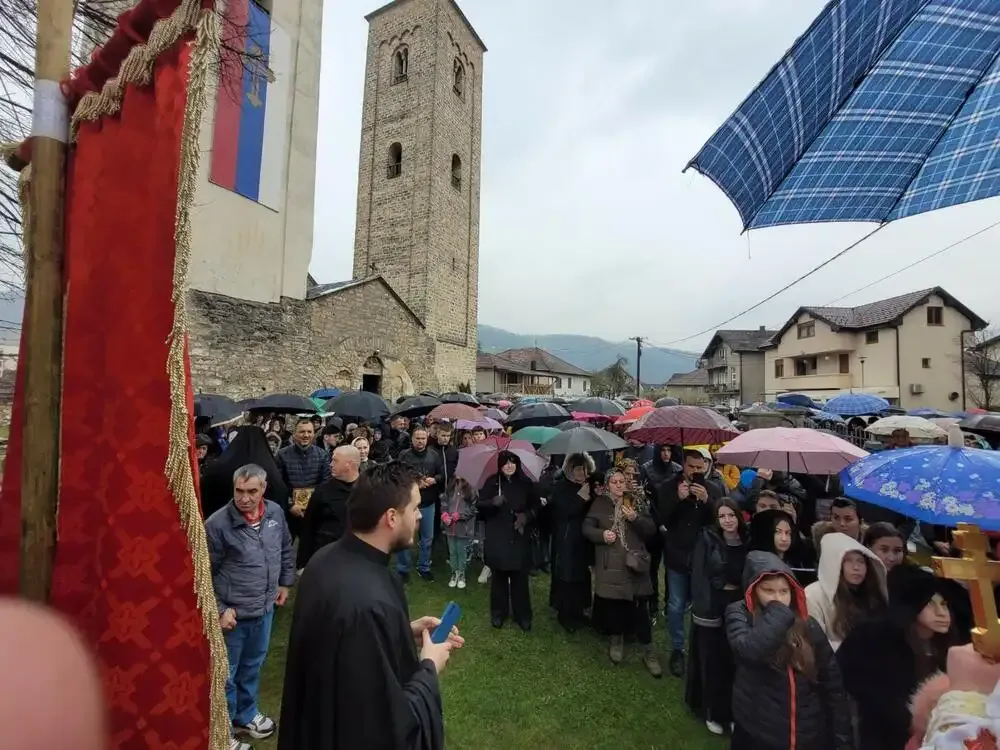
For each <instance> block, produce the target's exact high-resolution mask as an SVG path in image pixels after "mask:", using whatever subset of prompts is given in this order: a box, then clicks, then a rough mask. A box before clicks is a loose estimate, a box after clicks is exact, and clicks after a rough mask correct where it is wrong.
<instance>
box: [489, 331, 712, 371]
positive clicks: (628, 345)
mask: <svg viewBox="0 0 1000 750" xmlns="http://www.w3.org/2000/svg"><path fill="white" fill-rule="evenodd" d="M529 346H537V347H539V348H541V349H544V350H545V351H547V352H551V353H552V354H555V355H556V356H557V357H560V358H561V359H564V360H566V361H567V362H569V363H570V364H572V365H576V366H577V367H581V368H583V369H584V370H587V371H589V372H595V371H597V370H601V369H603V368H605V367H607V366H608V365H610V364H613V363H614V361H615V360H616V359H618V357H619V356H621V357H625V358H626V359H627V360H628V369H629V372H631V373H632V374H633V375H634V374H635V342H634V341H606V340H604V339H599V338H596V337H594V336H577V335H573V334H561V333H546V334H537V335H535V334H524V333H511V332H510V331H505V330H503V329H502V328H494V327H493V326H488V325H484V324H483V323H480V324H479V348H480V349H481V350H482V351H483V352H485V353H487V354H496V353H497V352H502V351H504V350H505V349H522V348H524V347H529ZM698 356H699V355H698V354H696V353H694V352H685V351H680V350H677V349H656V348H653V347H651V346H645V347H643V350H642V382H643V383H648V384H653V385H660V384H661V383H666V382H667V381H668V380H670V376H671V375H673V374H674V373H676V372H690V371H691V370H693V369H695V368H696V367H697V360H698Z"/></svg>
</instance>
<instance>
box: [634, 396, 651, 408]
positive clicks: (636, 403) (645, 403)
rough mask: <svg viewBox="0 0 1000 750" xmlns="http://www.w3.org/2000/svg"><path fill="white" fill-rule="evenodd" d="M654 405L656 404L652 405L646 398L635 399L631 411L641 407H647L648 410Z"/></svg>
mask: <svg viewBox="0 0 1000 750" xmlns="http://www.w3.org/2000/svg"><path fill="white" fill-rule="evenodd" d="M655 405H656V404H654V403H653V402H652V401H650V400H649V399H648V398H637V399H636V400H635V401H633V402H632V406H631V408H632V409H636V408H639V407H642V406H649V407H650V408H652V407H653V406H655Z"/></svg>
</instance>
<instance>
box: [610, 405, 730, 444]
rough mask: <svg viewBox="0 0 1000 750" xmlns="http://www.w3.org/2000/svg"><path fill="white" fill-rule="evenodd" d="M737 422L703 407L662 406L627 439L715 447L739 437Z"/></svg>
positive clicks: (627, 434)
mask: <svg viewBox="0 0 1000 750" xmlns="http://www.w3.org/2000/svg"><path fill="white" fill-rule="evenodd" d="M739 434H740V432H739V430H737V429H736V428H735V427H733V423H732V422H730V421H729V420H728V419H726V418H725V417H723V416H722V415H721V414H719V413H718V412H717V411H713V410H712V409H706V408H704V407H701V406H661V407H660V408H659V409H654V410H653V411H651V412H649V413H648V414H645V415H643V416H641V417H639V419H637V420H636V422H635V424H633V425H632V426H631V427H629V428H628V429H627V430H626V431H625V437H626V438H629V439H630V440H638V441H639V442H641V443H655V444H658V445H711V444H712V443H725V442H726V441H727V440H732V439H733V438H734V437H736V436H737V435H739Z"/></svg>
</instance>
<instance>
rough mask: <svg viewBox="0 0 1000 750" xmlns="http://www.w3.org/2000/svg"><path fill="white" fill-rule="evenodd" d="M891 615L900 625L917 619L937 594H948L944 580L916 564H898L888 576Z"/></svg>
mask: <svg viewBox="0 0 1000 750" xmlns="http://www.w3.org/2000/svg"><path fill="white" fill-rule="evenodd" d="M887 582H888V587H889V617H890V619H891V620H892V621H893V622H894V623H895V624H896V625H899V626H906V625H909V624H910V623H912V622H914V621H915V620H916V619H917V615H919V614H920V610H922V609H923V608H924V607H926V606H927V603H928V602H930V600H931V599H932V598H934V595H935V594H941V596H946V593H945V592H946V587H945V584H944V581H942V580H941V579H940V578H938V577H937V576H935V575H934V574H933V573H929V572H928V571H926V570H924V569H923V568H918V567H917V566H916V565H906V564H903V565H897V566H896V567H895V568H893V569H892V571H891V572H890V573H889V575H888V576H887Z"/></svg>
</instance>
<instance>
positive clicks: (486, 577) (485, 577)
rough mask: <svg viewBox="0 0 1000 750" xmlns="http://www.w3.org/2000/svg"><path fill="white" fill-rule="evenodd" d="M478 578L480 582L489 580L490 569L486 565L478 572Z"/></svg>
mask: <svg viewBox="0 0 1000 750" xmlns="http://www.w3.org/2000/svg"><path fill="white" fill-rule="evenodd" d="M478 580H479V582H480V583H486V582H488V581H489V580H490V569H489V567H488V566H486V565H484V566H483V570H482V572H480V574H479V579H478Z"/></svg>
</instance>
